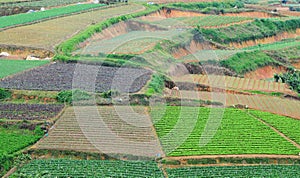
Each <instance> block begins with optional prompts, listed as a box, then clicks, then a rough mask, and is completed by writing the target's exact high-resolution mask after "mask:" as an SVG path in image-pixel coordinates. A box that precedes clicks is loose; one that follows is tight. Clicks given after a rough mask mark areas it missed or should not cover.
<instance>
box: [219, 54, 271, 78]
mask: <svg viewBox="0 0 300 178" xmlns="http://www.w3.org/2000/svg"><path fill="white" fill-rule="evenodd" d="M275 63H276V61H275V60H274V59H272V58H271V57H269V56H268V55H267V54H265V53H263V52H262V51H252V52H241V53H237V54H235V55H233V56H232V57H230V58H229V59H227V60H222V61H220V64H221V66H223V67H226V68H228V69H231V70H233V71H234V72H236V73H237V74H245V73H246V72H250V71H254V70H256V69H257V68H259V67H263V66H267V65H272V64H275Z"/></svg>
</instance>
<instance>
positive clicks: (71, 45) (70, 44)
mask: <svg viewBox="0 0 300 178" xmlns="http://www.w3.org/2000/svg"><path fill="white" fill-rule="evenodd" d="M159 8H160V6H153V5H152V6H147V10H145V11H142V12H137V13H134V14H129V15H122V16H118V17H113V18H110V19H108V20H105V21H103V22H100V23H98V24H96V25H92V26H89V27H88V28H87V29H85V30H84V31H82V32H80V33H79V34H77V35H75V36H73V37H72V38H70V39H68V40H66V41H64V42H63V43H61V44H60V45H59V46H58V47H57V48H56V51H57V53H58V55H56V57H55V59H56V60H68V59H69V57H70V56H71V52H73V51H74V50H75V49H76V47H77V45H78V44H79V43H81V42H83V41H85V40H87V39H88V38H90V37H91V36H92V35H93V34H95V33H99V32H101V31H102V29H104V28H107V27H109V26H111V25H113V24H116V23H118V22H121V21H125V20H129V19H132V18H135V17H140V16H143V15H146V14H149V13H151V12H154V11H156V10H158V9H159Z"/></svg>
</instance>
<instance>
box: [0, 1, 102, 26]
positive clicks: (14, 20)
mask: <svg viewBox="0 0 300 178" xmlns="http://www.w3.org/2000/svg"><path fill="white" fill-rule="evenodd" d="M102 6H104V5H103V4H78V5H72V6H66V7H60V8H53V9H49V10H46V11H39V12H33V13H22V14H17V15H11V16H3V17H1V18H0V28H4V27H9V26H15V25H20V24H26V23H31V22H36V21H41V20H43V19H49V18H54V17H58V16H64V15H68V14H73V13H77V12H81V11H87V10H89V9H95V8H98V7H102Z"/></svg>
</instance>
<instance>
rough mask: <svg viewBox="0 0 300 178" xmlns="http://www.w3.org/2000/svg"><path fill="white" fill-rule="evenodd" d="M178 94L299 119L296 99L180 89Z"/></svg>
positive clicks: (183, 96)
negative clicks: (239, 105) (244, 106)
mask: <svg viewBox="0 0 300 178" xmlns="http://www.w3.org/2000/svg"><path fill="white" fill-rule="evenodd" d="M180 96H181V97H182V98H186V99H202V100H210V101H211V100H213V101H218V102H221V103H223V104H224V105H225V106H232V105H237V104H242V105H247V106H248V107H249V108H252V109H256V110H261V111H267V112H270V113H274V114H279V115H283V116H288V117H292V118H297V119H300V110H299V107H300V103H299V102H298V101H297V100H290V99H283V98H279V97H272V96H265V95H243V94H230V93H219V92H199V91H198V92H196V91H187V90H181V91H180Z"/></svg>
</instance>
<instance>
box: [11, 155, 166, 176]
mask: <svg viewBox="0 0 300 178" xmlns="http://www.w3.org/2000/svg"><path fill="white" fill-rule="evenodd" d="M40 173H43V175H44V176H49V177H164V176H163V173H162V171H161V170H160V169H159V168H158V167H157V164H156V163H155V162H154V161H101V160H67V159H53V160H34V161H32V162H31V163H29V164H26V165H25V166H23V167H22V168H21V169H20V170H19V171H18V172H16V173H15V174H14V175H12V177H19V176H20V175H26V177H35V176H39V175H40Z"/></svg>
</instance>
